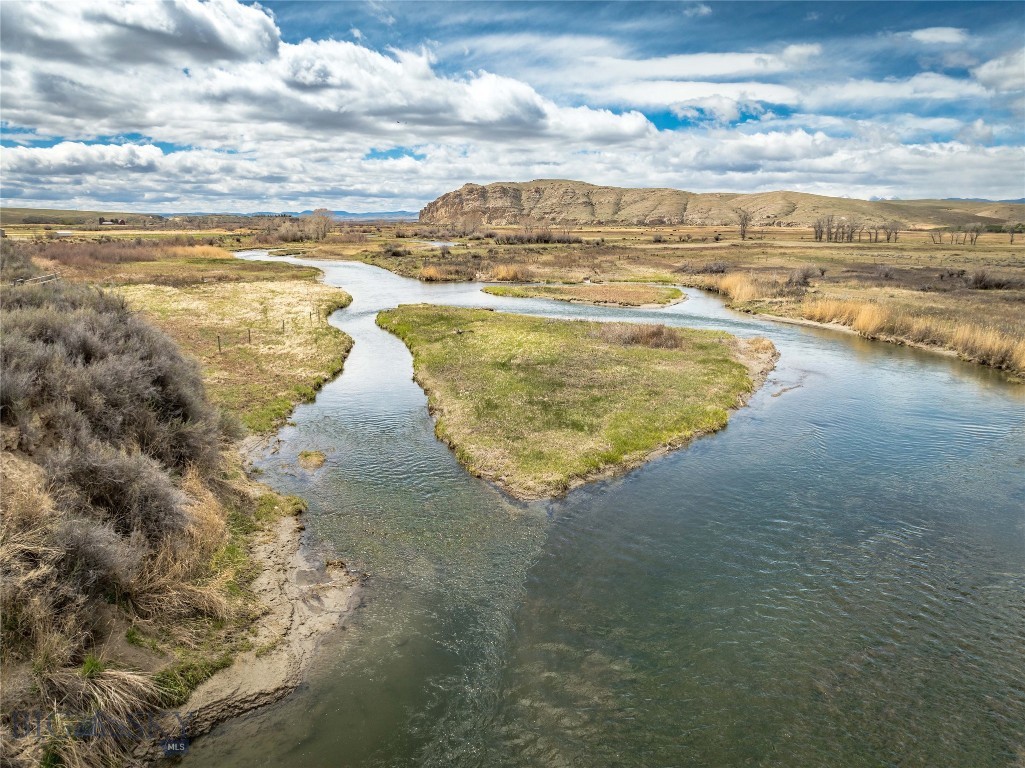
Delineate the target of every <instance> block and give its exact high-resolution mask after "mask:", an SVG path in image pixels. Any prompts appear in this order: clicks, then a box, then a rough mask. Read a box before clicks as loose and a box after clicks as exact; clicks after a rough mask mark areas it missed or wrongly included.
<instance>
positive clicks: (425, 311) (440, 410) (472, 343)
mask: <svg viewBox="0 0 1025 768" xmlns="http://www.w3.org/2000/svg"><path fill="white" fill-rule="evenodd" d="M377 322H378V324H379V325H380V326H381V327H382V328H385V329H386V330H388V331H391V332H392V333H394V334H396V335H397V336H399V338H401V339H402V340H403V341H404V342H405V343H406V345H407V346H408V347H409V348H410V350H411V351H412V353H413V366H414V371H415V375H416V379H417V381H418V382H419V383H420V384H421V385H422V386H423V388H424V390H425V391H426V392H427V394H428V397H429V399H430V404H431V408H432V411H433V412H434V413H435V415H436V417H437V426H436V431H437V434H438V436H439V437H440V438H441V439H443V440H445V441H446V442H448V443H449V444H450V445H451V446H452V447H453V448H454V449H455V452H456V456H457V457H458V458H459V460H460V461H461V462H462V463H463V464H464V465H465V466H466V467H467V469H469V470H470V471H471V472H473V473H474V474H477V475H479V476H482V477H485V478H487V479H489V480H492V481H494V482H497V483H498V484H500V485H501V486H502V487H504V488H506V489H507V490H509V491H510V492H511V493H513V494H515V495H517V496H520V497H523V498H535V497H543V496H550V495H554V494H558V493H561V492H563V491H565V490H566V489H567V488H568V487H569V486H570V485H571V484H572V483H573V482H574V481H578V480H581V479H583V478H587V477H589V476H593V475H596V474H598V473H602V472H603V471H607V470H614V469H616V468H621V467H628V466H631V465H633V464H636V463H638V462H640V461H643V460H644V459H645V458H646V457H648V456H650V455H651V454H652V453H653V452H655V451H657V450H658V449H660V448H667V447H674V446H679V445H681V444H683V443H684V442H686V441H687V440H688V439H690V438H692V437H694V436H696V435H700V434H703V433H706V432H711V431H714V430H718V429H722V428H723V427H725V426H726V422H727V419H728V414H729V411H730V409H731V408H735V407H737V406H739V405H740V404H742V403H743V402H744V400H745V398H746V397H747V396H748V395H749V394H750V393H751V392H752V391H753V390H754V389H755V386H756V384H755V382H756V381H758V380H760V378H759V377H760V376H761V375H763V373H764V372H765V371H767V370H768V369H769V368H771V366H772V363H773V361H774V359H775V349H774V348H773V346H772V344H771V342H769V341H767V340H766V339H754V340H751V341H740V340H738V339H736V338H734V337H731V336H730V335H728V334H726V333H721V332H715V331H697V330H690V329H675V328H667V327H665V326H661V325H634V324H627V323H594V322H583V321H567V320H552V319H547V318H535V317H526V316H521V315H512V314H505V313H499V312H491V311H488V310H479V309H458V308H452V307H439V306H429V305H404V306H400V307H398V308H397V309H393V310H388V311H385V312H382V313H380V314H379V315H378V319H377Z"/></svg>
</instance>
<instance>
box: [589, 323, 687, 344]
mask: <svg viewBox="0 0 1025 768" xmlns="http://www.w3.org/2000/svg"><path fill="white" fill-rule="evenodd" d="M598 338H600V339H601V340H602V341H604V342H607V343H609V344H622V345H630V344H638V345H640V346H643V347H652V348H653V349H680V348H681V347H683V346H684V344H685V343H686V340H685V339H684V337H683V334H681V333H680V332H679V331H678V330H676V329H675V328H669V327H668V326H666V325H662V324H657V325H647V324H641V323H602V324H601V326H600V327H599V328H598Z"/></svg>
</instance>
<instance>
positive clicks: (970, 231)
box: [965, 224, 982, 245]
mask: <svg viewBox="0 0 1025 768" xmlns="http://www.w3.org/2000/svg"><path fill="white" fill-rule="evenodd" d="M981 234H982V225H981V224H969V225H968V226H967V227H965V236H966V237H967V238H968V243H969V244H970V245H975V243H976V242H978V240H979V235H981Z"/></svg>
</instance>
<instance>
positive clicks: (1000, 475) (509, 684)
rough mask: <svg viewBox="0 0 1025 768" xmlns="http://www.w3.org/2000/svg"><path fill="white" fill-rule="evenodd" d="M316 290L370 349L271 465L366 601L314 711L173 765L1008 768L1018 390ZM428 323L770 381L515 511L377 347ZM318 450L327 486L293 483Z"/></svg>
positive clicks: (272, 715) (429, 291)
mask: <svg viewBox="0 0 1025 768" xmlns="http://www.w3.org/2000/svg"><path fill="white" fill-rule="evenodd" d="M292 261H297V260H292ZM299 263H313V264H315V265H316V266H318V267H320V268H322V269H323V270H324V271H325V273H326V279H327V280H328V281H329V282H331V283H333V284H336V285H342V286H344V287H345V288H346V290H348V291H349V292H350V293H351V294H352V295H353V303H352V305H351V306H350V307H349V308H347V309H346V310H342V311H340V312H338V313H336V314H335V316H334V318H333V322H335V323H336V324H337V325H338V326H339V327H341V328H343V329H344V330H345V331H346V332H347V333H349V334H350V335H351V336H352V337H353V338H354V339H355V340H356V344H355V346H354V348H353V351H352V353H351V356H350V358H349V360H348V362H347V363H346V367H345V372H344V374H343V375H342V376H341V377H340V378H339V379H338V380H336V381H335V382H333V383H331V384H329V385H328V386H327V387H325V389H324V390H323V391H322V393H321V394H320V395H319V396H318V398H317V401H316V402H315V403H313V404H311V405H307V406H302V407H300V408H299V409H297V411H296V413H295V417H294V426H290V427H287V428H285V429H284V430H282V432H281V435H280V437H281V439H282V440H283V441H284V442H283V444H282V447H281V449H280V451H279V452H278V453H276V454H273V455H269V456H267V457H266V458H265V459H264V461H263V462H262V467H263V469H264V471H265V479H266V480H268V481H269V482H270V483H271V484H273V485H275V486H276V487H278V488H280V489H281V490H284V491H286V492H289V493H299V494H302V495H303V496H305V497H306V498H308V499H309V500H310V507H311V512H310V514H309V516H308V520H307V525H308V526H309V533H310V536H311V540H312V541H321V542H325V543H326V544H327V545H329V546H330V547H331V548H333V549H334V550H335V551H337V552H338V553H339V554H340V555H342V556H343V557H345V558H346V559H347V560H349V561H351V562H353V563H356V564H358V565H359V566H361V567H363V568H365V569H367V570H369V571H371V572H372V573H373V578H372V580H371V584H370V587H369V589H368V592H367V604H366V606H365V607H364V608H363V609H362V610H361V611H360V612H359V614H358V618H357V620H356V621H355V622H354V623H353V624H352V625H351V627H350V629H349V631H348V632H345V633H341V635H342V636H341V637H337V638H332V639H331V641H330V642H329V643H328V644H327V646H326V648H325V649H324V651H323V653H322V654H321V655H320V657H319V660H318V665H317V667H316V669H315V673H314V674H313V675H312V679H311V681H310V682H309V684H308V685H307V686H306V687H305V688H304V689H302V690H301V691H299V692H298V693H297V694H295V695H294V696H292V697H290V698H289V699H287V700H286V701H284V702H282V703H280V704H278V705H275V706H273V707H270V708H268V709H266V710H264V711H262V712H258V713H254V714H252V715H249V716H247V717H246V718H243V719H241V720H239V721H237V722H234V723H231V724H228V725H226V726H224V727H222V728H221V729H219V730H218V731H216V732H215V733H214V734H213V735H211V736H209V737H207V738H205V739H202V740H200V741H199V742H197V743H196V744H195V745H194V746H193V750H192V753H191V754H190V756H189V757H188V759H187V760H186V761H185V763H186V764H187V765H195V766H199V765H218V766H222V765H223V766H234V765H238V766H243V765H244V766H252V765H275V766H276V765H284V766H292V765H294V766H303V767H304V768H305V767H306V766H350V765H351V766H357V765H358V766H364V765H366V766H407V765H438V766H442V765H444V766H448V765H456V766H492V765H503V766H505V765H507V766H539V765H545V766H549V765H551V766H561V765H584V766H593V765H695V766H698V765H724V766H725V765H731V766H732V765H742V764H751V765H772V766H794V765H823V766H834V765H844V766H861V765H864V766H876V765H897V764H899V765H907V766H913V765H922V766H926V765H943V766H990V765H993V766H996V765H1009V764H1013V762H1014V760H1015V759H1016V758H1017V759H1020V756H1021V755H1022V754H1023V750H1025V684H1023V682H1022V681H1023V680H1025V511H1023V510H1025V479H1023V478H1025V392H1023V390H1025V388H1022V387H1015V386H1013V385H1008V384H1006V383H1004V382H1003V380H1002V378H1001V376H1000V375H999V374H997V373H995V372H992V371H987V370H984V369H980V368H975V367H972V366H968V365H965V364H963V363H960V362H959V361H957V360H952V359H948V358H944V357H940V356H936V355H931V354H929V353H925V352H921V351H916V350H908V349H904V348H900V347H894V346H890V345H885V344H877V343H872V342H867V341H864V340H862V339H859V338H857V337H851V336H847V335H843V334H838V333H835V332H831V331H821V330H816V329H809V328H803V327H796V326H789V325H780V324H773V323H769V322H765V321H760V320H758V319H757V318H754V317H749V316H745V315H738V314H735V313H733V312H730V311H729V310H726V309H724V308H723V307H722V305H721V303H720V302H719V301H718V300H717V299H715V298H713V297H711V296H707V295H704V294H702V293H700V292H697V291H688V294H689V299H688V301H686V302H683V303H681V304H677V305H674V306H671V307H667V308H664V309H658V310H621V309H598V308H590V307H585V306H580V305H575V304H564V303H559V302H550V301H544V300H523V299H504V298H501V297H494V296H489V295H486V294H482V293H480V292H479V291H478V288H479V286H476V285H467V284H459V285H425V284H421V283H418V282H416V281H411V280H406V279H403V278H400V277H397V276H395V275H392V274H390V273H388V272H384V271H382V270H379V269H376V268H373V267H368V266H365V265H362V264H354V263H325V262H301V261H300V262H299ZM419 301H430V302H434V303H441V304H455V305H464V306H465V305H479V306H491V307H496V308H499V309H506V310H509V311H518V312H530V313H539V314H546V315H551V316H557V317H577V318H598V319H607V318H613V317H614V318H616V319H629V320H637V321H642V322H666V323H670V324H680V325H691V326H696V327H708V328H721V329H725V330H728V331H730V332H732V333H737V334H740V335H755V334H758V335H765V336H768V337H770V338H771V339H772V340H773V341H774V342H775V343H776V345H777V346H778V347H779V349H780V350H781V352H782V358H781V361H780V364H779V367H778V369H777V370H776V371H775V372H774V374H773V375H772V377H771V378H770V381H769V382H768V384H767V385H766V387H765V388H763V390H762V391H761V392H760V393H759V394H758V395H757V396H756V397H755V398H753V399H752V402H751V404H750V406H749V407H748V408H746V409H744V410H742V411H741V412H739V413H737V414H735V415H734V416H733V418H732V419H731V422H730V426H729V428H728V429H726V430H725V431H723V432H721V433H719V434H717V435H714V436H712V437H709V438H705V439H702V440H699V441H698V442H696V443H694V444H693V445H692V446H690V447H689V448H687V449H685V450H682V451H678V452H675V453H673V454H671V455H669V456H667V457H665V458H663V459H660V460H658V461H655V462H652V463H650V464H648V465H646V466H644V467H642V468H640V469H638V470H636V471H634V472H632V473H630V474H629V475H627V476H625V477H621V478H618V479H615V480H611V481H607V482H603V483H599V484H593V485H589V486H585V487H583V488H581V489H579V490H577V491H574V492H573V493H571V494H570V495H569V496H568V497H566V498H564V499H560V500H556V501H554V502H550V503H535V504H529V505H524V504H519V503H517V502H514V501H512V500H510V499H508V498H507V497H505V496H503V495H502V494H501V493H499V492H498V491H496V490H495V489H493V488H491V487H490V486H488V485H487V484H486V483H483V482H481V481H478V480H476V479H474V478H472V477H469V476H467V475H466V473H465V472H463V471H462V470H461V469H460V467H459V466H458V464H457V463H456V462H455V460H454V458H453V457H452V455H451V452H450V451H449V450H448V449H447V448H445V446H443V445H441V444H440V443H439V442H438V441H437V440H436V439H435V438H434V436H433V425H432V423H431V420H430V417H429V416H428V415H427V412H426V402H425V398H424V396H423V393H422V392H421V391H420V390H419V388H418V387H417V386H416V385H415V384H414V383H413V382H412V380H411V376H412V367H411V363H410V359H409V355H408V353H407V352H406V350H405V347H404V346H403V345H402V344H401V342H399V341H398V340H397V339H395V338H394V337H392V336H390V335H389V334H387V333H385V332H383V331H381V330H380V329H378V328H377V327H376V326H375V325H374V315H375V314H376V312H377V311H378V310H380V309H382V308H385V307H391V306H395V305H397V304H399V303H412V302H419ZM773 394H779V396H778V397H773V396H772V395H773ZM306 448H317V449H320V450H324V451H326V452H327V454H328V460H327V464H326V465H325V467H324V468H323V469H321V470H319V471H317V472H314V473H307V472H304V471H302V470H300V469H297V467H296V462H295V458H296V455H297V454H298V452H299V451H300V450H303V449H306Z"/></svg>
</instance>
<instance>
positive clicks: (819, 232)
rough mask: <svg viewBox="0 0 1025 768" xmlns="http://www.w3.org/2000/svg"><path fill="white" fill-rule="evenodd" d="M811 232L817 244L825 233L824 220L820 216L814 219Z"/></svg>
mask: <svg viewBox="0 0 1025 768" xmlns="http://www.w3.org/2000/svg"><path fill="white" fill-rule="evenodd" d="M811 228H812V231H813V232H814V233H815V240H816V242H819V241H821V240H822V237H823V235H825V232H826V220H825V219H823V218H822V217H821V216H820V217H819V218H817V219H815V223H814V224H812V225H811Z"/></svg>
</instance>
